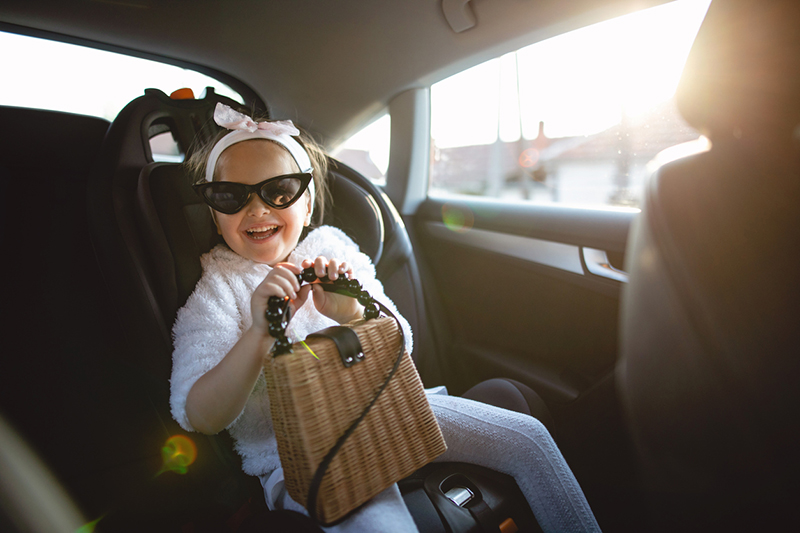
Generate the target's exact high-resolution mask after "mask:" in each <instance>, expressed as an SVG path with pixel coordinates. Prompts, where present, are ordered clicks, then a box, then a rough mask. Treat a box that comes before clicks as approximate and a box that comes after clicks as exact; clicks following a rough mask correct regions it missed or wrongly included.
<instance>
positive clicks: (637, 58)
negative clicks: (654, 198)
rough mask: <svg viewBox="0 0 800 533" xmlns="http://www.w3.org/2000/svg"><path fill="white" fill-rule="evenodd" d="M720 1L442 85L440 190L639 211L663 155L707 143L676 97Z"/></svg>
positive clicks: (436, 103)
mask: <svg viewBox="0 0 800 533" xmlns="http://www.w3.org/2000/svg"><path fill="white" fill-rule="evenodd" d="M709 3H710V0H679V1H676V2H672V3H670V4H665V5H662V6H658V7H654V8H651V9H647V10H643V11H639V12H636V13H633V14H629V15H626V16H623V17H619V18H616V19H613V20H609V21H606V22H602V23H600V24H595V25H593V26H588V27H586V28H582V29H580V30H576V31H573V32H569V33H566V34H563V35H560V36H558V37H555V38H552V39H548V40H546V41H542V42H539V43H536V44H533V45H531V46H528V47H525V48H522V49H520V50H517V51H516V52H512V53H509V54H506V55H504V56H502V57H499V58H496V59H493V60H491V61H488V62H486V63H483V64H480V65H478V66H475V67H473V68H471V69H469V70H466V71H463V72H461V73H459V74H456V75H455V76H452V77H450V78H448V79H445V80H443V81H441V82H439V83H436V84H434V85H433V86H432V87H431V141H432V154H433V156H432V162H431V180H430V190H429V194H430V195H431V196H452V195H480V196H488V197H495V198H502V199H506V200H521V201H534V202H547V203H551V202H557V203H566V204H572V205H590V206H597V205H612V206H622V207H637V206H638V205H639V203H640V200H641V195H642V186H643V183H644V180H645V178H646V177H647V176H648V175H649V173H650V172H651V171H652V168H653V165H654V163H655V162H657V161H661V160H664V159H665V157H664V156H663V155H662V156H659V154H660V153H661V152H662V151H664V150H668V149H669V148H670V147H673V146H675V145H681V144H682V143H687V142H690V143H692V146H696V145H698V142H697V139H698V138H699V137H700V135H699V134H698V133H697V132H696V131H694V130H693V129H692V128H691V127H690V126H688V125H687V124H686V123H685V122H684V121H683V120H682V118H681V117H680V115H679V114H678V112H677V109H676V107H675V104H674V101H673V96H674V94H675V89H676V87H677V84H678V80H679V78H680V74H681V70H682V69H683V64H684V63H685V62H686V58H687V56H688V53H689V49H690V48H691V45H692V42H693V41H694V38H695V36H696V34H697V30H698V28H699V26H700V23H701V22H702V20H703V17H704V16H705V13H706V10H707V9H708V5H709ZM699 144H702V141H700V143H699ZM687 149H689V148H687ZM668 152H670V150H668ZM675 152H676V150H675V149H672V150H671V153H673V154H674V153H675Z"/></svg>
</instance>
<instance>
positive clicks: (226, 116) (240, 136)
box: [206, 102, 316, 212]
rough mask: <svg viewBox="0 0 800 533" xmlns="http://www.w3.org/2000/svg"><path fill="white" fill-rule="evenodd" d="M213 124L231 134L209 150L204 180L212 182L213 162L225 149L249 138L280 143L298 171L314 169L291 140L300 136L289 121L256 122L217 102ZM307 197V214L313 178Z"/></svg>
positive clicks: (312, 189) (299, 147)
mask: <svg viewBox="0 0 800 533" xmlns="http://www.w3.org/2000/svg"><path fill="white" fill-rule="evenodd" d="M214 122H216V123H217V124H219V125H220V126H222V127H223V128H226V129H229V130H231V132H230V133H228V134H227V135H226V136H225V137H223V138H222V139H220V140H219V141H217V144H215V145H214V148H212V149H211V153H210V154H209V155H208V161H207V162H206V181H208V182H212V181H214V170H215V169H216V167H217V160H218V159H219V156H220V155H221V154H222V152H223V151H225V149H226V148H228V147H229V146H231V145H233V144H236V143H238V142H241V141H249V140H251V139H266V140H268V141H273V142H276V143H278V144H280V145H281V146H283V147H284V148H286V150H287V151H288V152H289V153H290V154H291V156H292V158H293V159H294V161H295V163H297V167H298V168H299V169H300V172H308V173H309V174H311V173H313V168H314V167H312V166H311V158H310V157H308V152H306V150H305V148H303V146H302V145H301V144H300V143H299V142H297V141H296V140H295V139H294V136H296V135H300V130H298V129H297V128H296V127H295V126H294V124H292V121H291V120H281V121H276V122H256V121H254V120H253V119H252V118H250V117H248V116H247V115H245V114H243V113H239V112H238V111H236V110H234V109H232V108H231V107H229V106H226V105H225V104H223V103H221V102H217V107H215V108H214ZM308 194H309V196H310V200H311V206H310V207H311V211H312V212H313V210H314V200H315V196H316V189H315V187H314V180H313V179H312V180H311V181H310V182H309V184H308Z"/></svg>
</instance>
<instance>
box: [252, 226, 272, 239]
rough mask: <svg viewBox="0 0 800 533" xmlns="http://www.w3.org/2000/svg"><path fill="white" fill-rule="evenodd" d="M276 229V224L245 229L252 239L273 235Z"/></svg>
mask: <svg viewBox="0 0 800 533" xmlns="http://www.w3.org/2000/svg"><path fill="white" fill-rule="evenodd" d="M277 230H278V227H277V226H263V227H259V228H252V229H249V230H247V234H248V235H249V236H250V237H252V238H254V239H266V238H267V237H269V236H271V235H274V234H275V232H276V231H277Z"/></svg>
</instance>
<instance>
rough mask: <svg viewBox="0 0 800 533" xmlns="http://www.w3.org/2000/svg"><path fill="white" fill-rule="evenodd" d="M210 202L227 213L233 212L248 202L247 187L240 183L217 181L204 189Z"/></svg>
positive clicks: (218, 209)
mask: <svg viewBox="0 0 800 533" xmlns="http://www.w3.org/2000/svg"><path fill="white" fill-rule="evenodd" d="M203 194H204V196H205V198H206V201H207V202H208V204H209V205H210V206H211V207H213V208H214V209H216V210H217V211H221V212H223V213H227V214H233V213H235V212H237V211H239V210H240V209H241V208H242V207H244V205H245V203H246V202H247V189H245V188H244V187H242V185H240V184H238V183H228V182H224V181H218V182H215V183H214V184H213V185H212V186H211V187H208V188H206V189H205V190H204V191H203Z"/></svg>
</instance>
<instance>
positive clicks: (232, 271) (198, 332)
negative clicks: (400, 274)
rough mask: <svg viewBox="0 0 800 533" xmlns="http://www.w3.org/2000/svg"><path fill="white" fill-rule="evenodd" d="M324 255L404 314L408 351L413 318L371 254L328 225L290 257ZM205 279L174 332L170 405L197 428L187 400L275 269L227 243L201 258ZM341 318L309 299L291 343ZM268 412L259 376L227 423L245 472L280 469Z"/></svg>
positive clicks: (295, 321)
mask: <svg viewBox="0 0 800 533" xmlns="http://www.w3.org/2000/svg"><path fill="white" fill-rule="evenodd" d="M318 256H323V257H326V258H327V259H332V258H335V259H338V260H340V261H347V263H348V265H351V266H352V267H353V275H354V277H355V278H356V279H357V280H358V281H360V282H361V284H362V285H363V287H364V289H365V290H366V291H368V292H369V293H370V294H371V295H372V296H373V297H374V298H375V299H376V300H378V301H380V302H382V303H383V304H384V305H386V306H387V307H389V309H391V310H392V312H394V313H395V314H396V315H397V317H398V318H399V319H400V322H401V324H402V326H403V330H404V332H405V335H406V343H407V347H408V351H409V353H411V348H412V340H411V339H412V337H411V329H410V327H409V325H408V322H407V321H406V320H405V319H404V318H403V317H402V316H401V315H400V314H399V313H397V311H396V309H395V306H394V304H393V303H392V302H391V301H389V299H388V298H387V297H386V295H385V294H384V292H383V286H382V285H381V283H380V281H378V280H377V279H376V278H375V267H374V266H373V265H372V262H371V261H370V259H369V257H367V256H366V255H365V254H363V253H361V252H360V251H359V250H358V246H357V245H356V244H355V243H354V242H353V241H352V240H351V239H350V238H349V237H348V236H347V235H345V234H344V232H342V231H341V230H339V229H337V228H334V227H331V226H322V227H320V228H317V229H315V230H313V231H312V232H311V233H309V234H308V236H307V237H306V238H305V239H304V240H303V241H302V242H301V243H300V244H298V245H297V248H296V249H295V250H294V252H292V254H291V255H290V256H289V258H288V262H290V263H294V264H296V265H298V266H299V265H300V263H301V262H302V261H303V260H304V259H315V258H316V257H318ZM200 261H201V264H202V267H203V276H202V277H201V279H200V281H199V282H198V283H197V286H196V287H195V290H194V292H193V293H192V294H191V296H189V299H188V300H187V302H186V305H185V306H184V307H183V308H181V310H180V311H178V317H177V319H176V321H175V326H174V327H173V330H172V334H173V338H174V345H175V351H174V353H173V356H172V378H171V379H170V385H171V397H170V404H171V408H172V416H173V417H174V418H175V420H177V421H178V423H179V424H180V425H181V427H183V428H184V429H186V430H187V431H194V428H192V426H191V424H190V423H189V420H188V418H187V417H186V397H187V396H188V394H189V390H190V389H191V388H192V385H194V383H195V382H196V381H197V380H198V379H199V378H200V376H202V375H203V374H205V373H206V372H208V371H209V370H211V369H212V368H214V367H215V366H216V365H217V363H219V362H220V361H221V360H222V358H223V357H225V355H226V354H227V353H228V351H229V350H230V349H231V348H232V347H233V345H234V344H236V342H237V341H238V340H239V338H240V337H241V335H242V334H243V333H244V332H245V331H246V330H247V329H248V328H249V327H250V325H251V323H252V317H251V315H250V296H251V294H252V293H253V291H254V290H255V288H256V287H257V286H258V285H259V284H260V283H261V282H262V281H263V280H264V278H265V277H266V275H267V274H268V273H269V271H270V270H271V267H270V266H268V265H265V264H261V263H256V262H253V261H251V260H249V259H245V258H243V257H241V256H240V255H238V254H236V253H235V252H234V251H232V250H231V249H229V248H228V247H227V246H225V245H219V246H217V247H216V248H214V249H213V250H211V251H210V252H208V253H207V254H205V255H203V256H202V258H201V259H200ZM335 324H336V323H335V322H334V321H333V320H331V319H329V318H328V317H326V316H324V315H322V314H321V313H319V312H318V311H317V310H316V308H315V307H314V303H313V301H312V299H311V298H309V299H308V300H307V301H306V303H305V305H303V307H301V308H300V309H299V310H298V311H297V313H296V314H295V316H294V317H292V320H291V323H290V324H289V327H288V328H287V335H288V336H289V340H290V341H292V342H297V341H299V340H302V339H305V337H306V335H308V334H309V333H313V332H315V331H319V330H321V329H323V328H326V327H328V326H332V325H335ZM269 413H270V411H269V397H268V396H267V390H266V382H265V380H264V376H263V375H261V377H259V378H258V381H257V382H256V385H255V387H254V388H253V392H252V393H251V394H250V398H249V400H248V401H247V404H246V405H245V408H244V410H243V411H242V413H241V414H240V415H239V417H238V418H237V419H236V420H235V421H234V422H232V423H231V425H230V426H228V428H227V429H228V431H229V432H230V434H231V436H232V437H233V439H234V440H235V442H236V451H237V452H238V453H239V454H240V455H241V456H242V469H243V470H244V471H245V472H246V473H247V474H250V475H254V476H258V475H263V474H267V473H269V472H271V471H273V470H274V469H276V468H277V467H279V466H280V460H279V458H278V448H277V444H276V441H275V433H274V431H273V429H272V420H271V418H270V414H269Z"/></svg>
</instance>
